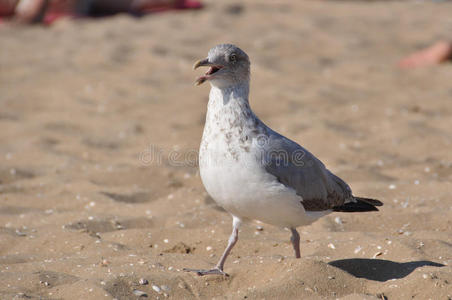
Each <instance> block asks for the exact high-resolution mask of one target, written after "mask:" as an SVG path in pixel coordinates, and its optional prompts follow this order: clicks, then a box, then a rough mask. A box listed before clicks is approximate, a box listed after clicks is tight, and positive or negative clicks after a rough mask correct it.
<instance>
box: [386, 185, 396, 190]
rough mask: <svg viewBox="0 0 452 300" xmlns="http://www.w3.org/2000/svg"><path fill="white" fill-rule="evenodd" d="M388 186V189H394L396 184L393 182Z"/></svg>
mask: <svg viewBox="0 0 452 300" xmlns="http://www.w3.org/2000/svg"><path fill="white" fill-rule="evenodd" d="M388 188H389V189H390V190H395V189H396V188H397V186H396V185H395V184H390V185H389V186H388Z"/></svg>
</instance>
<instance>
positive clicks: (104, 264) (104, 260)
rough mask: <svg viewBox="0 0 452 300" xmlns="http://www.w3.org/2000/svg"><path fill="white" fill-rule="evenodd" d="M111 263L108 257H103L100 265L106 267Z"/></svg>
mask: <svg viewBox="0 0 452 300" xmlns="http://www.w3.org/2000/svg"><path fill="white" fill-rule="evenodd" d="M109 264H110V262H109V261H108V260H107V259H106V258H103V257H102V260H101V261H100V266H101V267H106V266H108V265H109Z"/></svg>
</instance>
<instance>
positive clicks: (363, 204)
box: [333, 197, 383, 212]
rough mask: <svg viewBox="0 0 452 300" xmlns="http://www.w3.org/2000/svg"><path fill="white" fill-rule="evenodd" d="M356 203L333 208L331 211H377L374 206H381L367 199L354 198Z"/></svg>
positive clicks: (377, 201) (381, 203)
mask: <svg viewBox="0 0 452 300" xmlns="http://www.w3.org/2000/svg"><path fill="white" fill-rule="evenodd" d="M355 200H356V202H348V203H345V204H343V205H341V206H336V207H333V211H338V212H366V211H378V208H376V207H375V206H382V205H383V202H381V201H379V200H375V199H369V198H359V197H355Z"/></svg>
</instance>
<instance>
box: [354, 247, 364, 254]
mask: <svg viewBox="0 0 452 300" xmlns="http://www.w3.org/2000/svg"><path fill="white" fill-rule="evenodd" d="M361 249H363V248H362V247H361V246H358V247H356V248H355V251H354V253H355V254H358V253H359V252H360V251H361Z"/></svg>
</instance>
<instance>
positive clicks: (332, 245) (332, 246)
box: [328, 243, 336, 249]
mask: <svg viewBox="0 0 452 300" xmlns="http://www.w3.org/2000/svg"><path fill="white" fill-rule="evenodd" d="M328 248H331V249H336V246H334V244H333V243H329V244H328Z"/></svg>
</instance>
